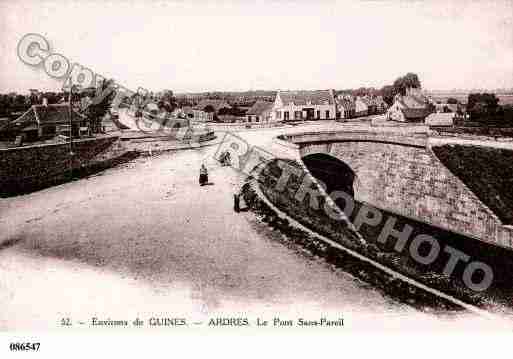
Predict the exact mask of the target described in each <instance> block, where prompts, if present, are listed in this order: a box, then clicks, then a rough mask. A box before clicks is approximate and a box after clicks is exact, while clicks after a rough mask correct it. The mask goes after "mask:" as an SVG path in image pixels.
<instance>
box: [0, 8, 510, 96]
mask: <svg viewBox="0 0 513 359" xmlns="http://www.w3.org/2000/svg"><path fill="white" fill-rule="evenodd" d="M27 33H36V34H40V35H42V36H43V37H44V38H46V39H47V40H48V42H49V44H50V52H51V53H52V52H55V53H59V54H62V55H63V56H65V57H66V58H67V59H69V61H70V62H71V63H79V64H80V65H82V66H86V67H88V68H90V69H92V70H93V71H94V72H95V73H99V74H101V75H102V76H104V77H109V78H114V79H115V80H116V81H117V82H118V83H119V84H121V85H123V86H125V87H127V88H129V89H133V90H136V89H137V88H138V87H143V88H146V89H149V90H152V91H160V90H162V89H171V90H173V91H175V92H200V91H245V90H256V89H267V90H277V89H282V90H286V89H327V88H334V89H346V88H357V87H362V86H365V87H370V86H373V87H381V86H383V85H386V84H390V83H392V82H393V81H394V80H395V79H396V78H397V77H398V76H401V75H404V74H405V73H407V72H415V73H417V74H418V75H419V78H420V80H421V82H422V85H423V87H424V88H426V89H431V90H434V89H437V90H450V89H455V88H461V89H473V88H481V89H496V88H513V0H509V1H502V0H501V1H436V0H435V1H387V0H382V1H369V0H362V1H329V0H324V1H323V0H321V1H313V0H312V1H309V0H295V1H277V0H267V1H265V0H263V1H258V0H256V1H255V0H253V1H250V0H240V1H235V0H232V1H215V2H214V1H207V0H189V1H151V0H149V1H148V0H147V1H135V0H133V1H126V0H111V1H108V0H107V1H101V0H98V1H88V0H80V1H64V0H54V1H45V0H32V1H17V0H0V92H2V93H5V92H9V91H17V92H22V93H23V92H27V91H28V89H29V88H38V89H40V90H58V89H60V88H61V87H62V81H57V80H54V79H52V78H50V77H49V76H48V75H47V74H46V73H45V71H44V70H43V68H42V66H39V67H33V66H29V65H26V64H25V63H23V62H21V61H20V59H19V58H18V56H17V45H18V43H19V41H20V40H21V39H22V37H23V36H24V35H25V34H27Z"/></svg>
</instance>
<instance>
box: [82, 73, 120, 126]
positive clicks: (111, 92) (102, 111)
mask: <svg viewBox="0 0 513 359" xmlns="http://www.w3.org/2000/svg"><path fill="white" fill-rule="evenodd" d="M115 95H116V90H115V84H114V80H113V79H110V80H103V81H102V83H101V84H100V86H99V87H98V89H97V90H96V94H95V97H94V98H93V99H92V102H91V104H90V105H89V106H87V108H86V109H85V110H84V114H85V115H86V116H87V117H88V118H89V119H90V120H91V130H92V132H93V133H99V132H100V131H101V123H102V119H103V117H104V116H105V115H106V114H107V113H108V112H109V110H110V106H111V104H112V100H114V96H115Z"/></svg>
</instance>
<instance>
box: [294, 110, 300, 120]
mask: <svg viewBox="0 0 513 359" xmlns="http://www.w3.org/2000/svg"><path fill="white" fill-rule="evenodd" d="M294 119H296V120H300V119H301V111H294Z"/></svg>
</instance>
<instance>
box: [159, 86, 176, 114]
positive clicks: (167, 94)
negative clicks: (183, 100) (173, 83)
mask: <svg viewBox="0 0 513 359" xmlns="http://www.w3.org/2000/svg"><path fill="white" fill-rule="evenodd" d="M177 107H178V104H177V101H176V97H175V96H174V94H173V91H171V90H164V93H163V94H162V98H161V101H159V108H160V109H164V110H165V111H167V112H173V111H174V110H175V109H176V108H177Z"/></svg>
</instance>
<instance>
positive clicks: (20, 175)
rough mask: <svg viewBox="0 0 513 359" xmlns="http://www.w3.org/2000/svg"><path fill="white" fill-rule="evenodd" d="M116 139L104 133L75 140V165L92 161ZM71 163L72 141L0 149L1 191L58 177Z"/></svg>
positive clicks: (63, 173) (25, 186) (39, 183)
mask: <svg viewBox="0 0 513 359" xmlns="http://www.w3.org/2000/svg"><path fill="white" fill-rule="evenodd" d="M117 140H118V138H117V137H105V138H96V139H85V140H77V141H75V142H74V143H73V152H74V156H73V168H80V167H84V166H87V165H89V164H90V163H91V161H93V160H94V159H95V157H96V156H98V155H100V154H101V153H103V152H105V151H106V150H107V149H109V148H110V147H111V146H112V145H113V143H114V142H116V141H117ZM70 164H71V163H70V146H69V143H59V144H49V145H35V146H27V147H20V148H12V149H7V150H0V194H5V193H12V192H17V191H23V190H26V189H28V188H31V187H38V186H45V185H48V184H51V183H52V182H55V181H59V180H60V179H62V177H63V176H64V175H65V173H66V170H67V169H69V168H70Z"/></svg>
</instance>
